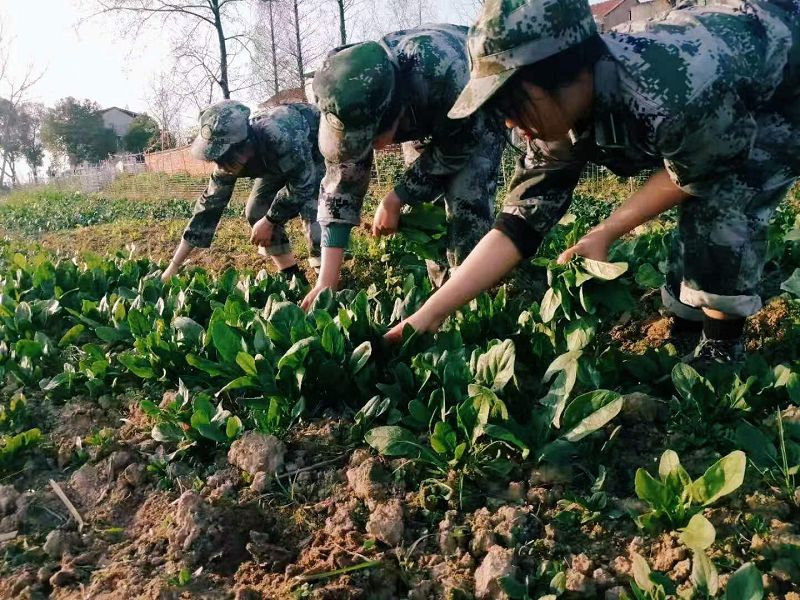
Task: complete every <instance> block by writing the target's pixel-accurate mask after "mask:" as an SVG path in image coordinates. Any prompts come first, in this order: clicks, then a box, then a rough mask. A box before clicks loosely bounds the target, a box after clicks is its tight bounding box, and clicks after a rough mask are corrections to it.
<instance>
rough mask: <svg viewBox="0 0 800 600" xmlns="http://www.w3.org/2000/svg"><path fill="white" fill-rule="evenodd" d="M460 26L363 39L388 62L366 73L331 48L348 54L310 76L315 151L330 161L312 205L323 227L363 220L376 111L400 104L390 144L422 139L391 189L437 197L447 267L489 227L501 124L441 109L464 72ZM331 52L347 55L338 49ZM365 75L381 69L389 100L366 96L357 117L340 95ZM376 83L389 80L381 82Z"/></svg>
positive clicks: (486, 115)
mask: <svg viewBox="0 0 800 600" xmlns="http://www.w3.org/2000/svg"><path fill="white" fill-rule="evenodd" d="M466 33H467V29H466V28H465V27H456V26H454V25H429V26H423V27H419V28H416V29H411V30H408V31H399V32H396V33H392V34H389V35H387V36H386V37H384V38H383V39H382V40H381V41H380V42H377V43H376V42H367V43H366V45H370V46H371V48H372V51H373V52H374V53H375V54H377V55H378V60H383V61H384V62H385V64H386V65H387V67H386V69H385V70H384V71H383V72H379V73H376V71H375V70H374V69H373V70H370V69H365V70H364V71H363V72H362V71H359V70H358V69H353V71H355V72H354V73H352V74H350V75H348V74H345V73H343V72H342V70H341V69H339V68H338V67H337V66H335V65H333V64H332V61H333V62H335V61H336V58H337V57H336V53H337V52H341V51H343V52H347V51H349V50H352V49H353V47H349V48H345V49H340V50H339V51H334V53H333V54H332V55H331V56H329V57H328V59H327V60H326V64H325V65H324V66H323V68H322V69H321V70H320V72H318V74H317V77H316V78H315V81H314V89H315V92H316V93H317V96H318V98H319V99H318V105H319V106H320V108H321V109H322V111H323V122H322V125H321V127H320V149H321V150H322V153H323V155H325V157H326V167H327V172H326V176H325V178H324V179H323V182H322V193H321V195H320V204H319V222H320V225H321V226H322V228H323V230H325V229H326V228H328V227H330V226H332V225H333V226H336V224H343V225H347V226H352V225H357V224H358V223H359V222H360V215H361V205H362V202H363V199H364V196H365V194H366V192H367V188H368V186H369V181H370V174H371V171H372V163H373V152H372V150H371V146H372V142H373V141H374V139H375V137H377V135H378V134H380V133H382V132H381V131H379V121H380V120H381V115H380V112H381V111H383V110H385V109H386V108H387V105H388V104H392V105H393V106H394V107H395V108H396V109H397V110H399V107H402V108H404V109H405V110H404V112H403V116H402V119H401V120H400V124H399V127H398V129H397V132H396V134H395V136H394V142H395V143H400V142H408V141H416V140H421V142H420V143H419V144H417V145H416V146H415V150H416V151H417V152H418V153H419V155H418V157H417V158H416V160H414V161H413V162H411V164H410V166H408V168H407V170H406V171H405V173H404V174H403V175H402V177H401V179H400V182H399V183H398V184H397V185H396V187H395V192H396V193H397V195H398V196H399V197H400V198H401V200H403V202H404V203H406V204H409V205H413V204H416V203H419V202H426V201H433V200H435V199H436V198H437V197H439V196H441V195H444V199H445V205H446V208H447V219H448V250H447V259H448V263H449V264H450V265H451V266H455V265H457V264H459V263H461V262H462V261H463V260H464V259H465V258H466V256H467V255H468V254H469V252H470V251H471V250H472V248H473V247H474V246H475V244H477V243H478V241H479V240H480V239H481V238H482V237H483V235H484V234H485V233H486V232H487V231H488V230H489V228H490V227H491V224H492V219H493V215H494V206H493V202H494V197H495V193H496V190H497V179H498V175H499V166H500V159H501V157H502V152H503V147H504V141H505V138H504V135H503V128H502V126H501V123H500V120H499V118H498V117H497V116H496V115H494V114H493V113H490V112H488V111H481V112H478V113H477V114H475V115H474V116H472V117H471V118H469V119H462V120H458V121H454V120H451V119H449V118H448V117H447V111H448V110H449V109H450V107H451V106H452V105H453V102H455V100H456V98H457V97H458V95H459V93H460V92H461V90H462V88H463V87H464V85H466V83H467V81H468V79H469V67H468V61H467V53H466ZM366 45H364V46H366ZM361 49H363V48H356V50H357V51H359V50H361ZM338 58H339V59H340V62H347V58H343V56H340V57H338ZM342 59H343V60H342ZM364 73H366V74H364ZM362 76H364V77H372V78H373V81H376V82H377V80H378V77H379V76H380V77H383V78H384V79H383V80H382V82H381V84H380V85H378V84H376V86H377V87H381V89H384V90H386V97H387V100H386V101H385V102H384V103H383V104H384V105H382V106H378V107H377V110H372V109H371V108H370V106H369V105H368V104H366V103H365V104H364V107H363V109H360V112H359V114H357V115H354V114H353V112H354V111H352V110H350V113H349V114H347V115H345V114H344V113H345V112H346V111H347V110H348V109H350V106H347V107H346V108H345V107H344V106H343V104H344V103H343V102H342V101H341V97H342V96H346V95H347V94H349V93H352V92H351V91H350V90H351V89H358V88H350V87H349V84H350V83H351V81H352V80H351V79H350V77H353V78H356V79H358V78H361V77H362ZM383 81H388V82H387V83H386V84H385V85H384V83H383ZM367 85H368V84H367ZM354 95H359V94H354ZM328 98H332V99H331V100H327V99H328ZM378 100H380V99H378ZM378 104H380V102H378ZM326 119H327V121H328V122H327V123H326ZM340 119H341V121H345V122H348V125H347V126H346V125H344V124H343V123H341V122H340ZM359 121H362V122H363V123H364V125H363V126H362V127H352V128H351V127H350V126H349V123H352V122H359ZM367 142H368V146H369V147H368V148H367V147H366V145H365V144H366V143H367ZM323 245H334V244H327V243H326V235H325V233H323Z"/></svg>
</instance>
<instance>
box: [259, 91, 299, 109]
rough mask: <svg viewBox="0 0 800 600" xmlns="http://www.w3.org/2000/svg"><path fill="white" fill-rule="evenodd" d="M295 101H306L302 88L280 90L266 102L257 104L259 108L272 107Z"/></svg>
mask: <svg viewBox="0 0 800 600" xmlns="http://www.w3.org/2000/svg"><path fill="white" fill-rule="evenodd" d="M296 102H308V100H307V98H306V92H305V90H304V89H303V88H291V89H288V90H281V91H280V92H278V93H277V94H275V95H274V96H273V97H272V98H270V99H269V100H267V101H266V102H262V103H261V104H259V106H260V107H261V108H272V107H274V106H279V105H281V104H294V103H296Z"/></svg>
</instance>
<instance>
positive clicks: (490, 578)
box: [475, 546, 515, 600]
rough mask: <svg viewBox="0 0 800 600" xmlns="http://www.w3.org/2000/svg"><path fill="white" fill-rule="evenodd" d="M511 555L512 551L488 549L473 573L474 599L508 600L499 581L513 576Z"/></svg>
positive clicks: (498, 547)
mask: <svg viewBox="0 0 800 600" xmlns="http://www.w3.org/2000/svg"><path fill="white" fill-rule="evenodd" d="M513 555H514V553H513V551H511V550H506V549H505V548H501V547H500V546H492V547H491V548H489V552H488V553H487V554H486V558H484V559H483V562H482V563H481V566H480V567H478V568H477V570H476V571H475V597H476V598H478V600H508V594H507V593H506V592H505V590H503V588H502V586H501V584H500V579H501V578H502V577H506V576H513V575H514V572H515V567H514V563H513V560H512V559H513Z"/></svg>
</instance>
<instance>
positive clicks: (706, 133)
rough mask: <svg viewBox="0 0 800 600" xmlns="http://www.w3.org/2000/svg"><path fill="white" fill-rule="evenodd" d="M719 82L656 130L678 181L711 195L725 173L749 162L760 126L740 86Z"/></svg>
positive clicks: (696, 192) (662, 152)
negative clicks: (739, 91) (732, 87)
mask: <svg viewBox="0 0 800 600" xmlns="http://www.w3.org/2000/svg"><path fill="white" fill-rule="evenodd" d="M718 87H719V83H718V82H715V83H713V84H712V85H710V86H709V87H708V88H707V89H705V90H703V91H702V92H700V93H698V94H696V95H695V96H694V97H693V98H692V100H691V101H690V102H689V103H687V104H686V106H685V107H683V109H682V110H681V111H680V113H679V114H677V115H675V116H674V117H672V118H669V119H665V120H664V121H663V122H662V123H661V124H660V125H659V126H658V127H657V130H656V138H655V139H656V145H657V149H658V151H659V154H660V155H661V156H662V157H663V158H664V165H665V167H666V169H667V172H668V173H669V175H670V177H671V178H672V181H673V182H674V183H675V184H676V185H677V186H678V187H680V188H681V189H682V190H683V191H685V192H686V193H688V194H691V195H692V196H698V197H701V198H702V197H706V196H708V194H709V193H710V192H711V190H712V189H713V186H714V185H715V183H717V182H718V181H719V180H720V179H721V178H722V177H725V176H727V175H728V174H730V173H731V172H733V171H735V170H736V169H737V167H736V165H737V164H741V163H742V162H744V161H746V160H747V159H748V158H749V156H750V152H751V150H752V147H753V143H754V141H755V137H756V133H757V125H756V121H755V119H754V117H753V115H752V114H751V113H750V112H749V111H748V109H747V107H746V106H745V104H744V102H743V101H742V99H741V98H740V97H739V95H738V94H737V93H736V92H735V91H734V90H725V89H723V90H719V89H715V88H718Z"/></svg>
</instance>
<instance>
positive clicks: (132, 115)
mask: <svg viewBox="0 0 800 600" xmlns="http://www.w3.org/2000/svg"><path fill="white" fill-rule="evenodd" d="M112 110H118V111H119V112H121V113H125V114H126V115H128V116H129V117H131V118H132V119H135V118H136V117H138V116H139V113H135V112H133V111H132V110H127V109H125V108H120V107H119V106H109V107H108V108H104V109H103V110H101V111H100V114H101V115H102V114H105V113H107V112H110V111H112Z"/></svg>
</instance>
